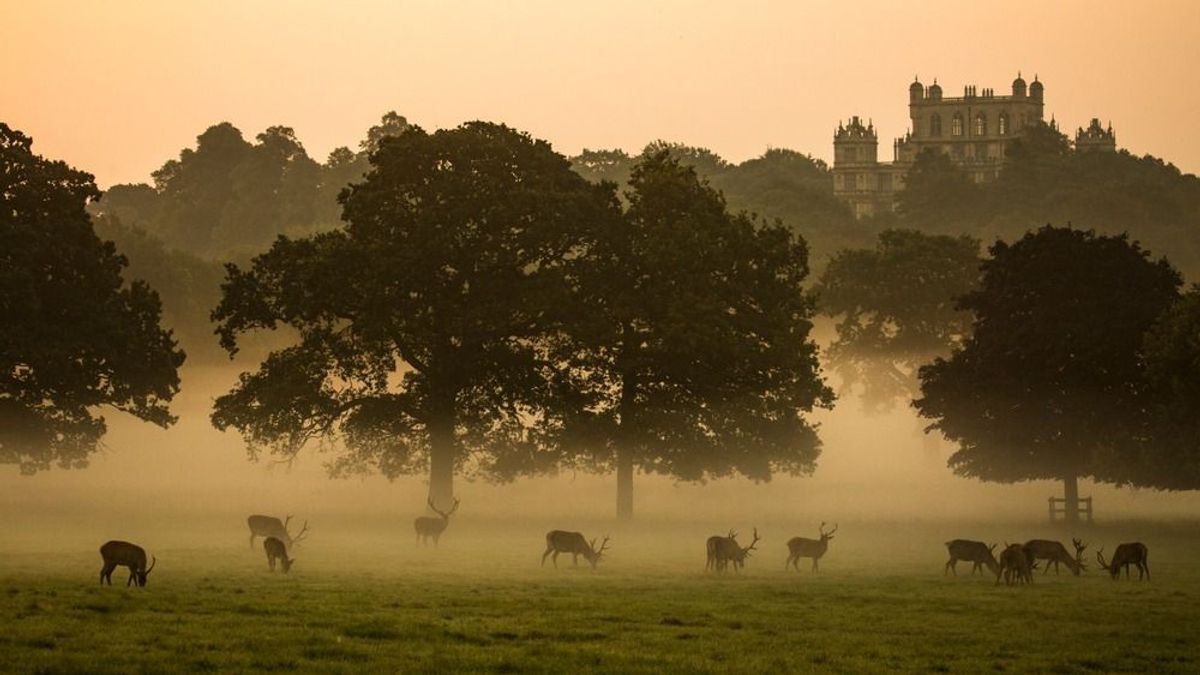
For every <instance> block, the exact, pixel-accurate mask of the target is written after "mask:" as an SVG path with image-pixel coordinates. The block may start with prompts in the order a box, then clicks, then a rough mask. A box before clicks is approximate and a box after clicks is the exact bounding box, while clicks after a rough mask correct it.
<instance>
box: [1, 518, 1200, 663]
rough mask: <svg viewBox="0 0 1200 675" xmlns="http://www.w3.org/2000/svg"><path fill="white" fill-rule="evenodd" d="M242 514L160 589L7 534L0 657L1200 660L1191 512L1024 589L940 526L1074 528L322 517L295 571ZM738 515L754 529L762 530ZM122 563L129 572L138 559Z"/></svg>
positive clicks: (155, 582) (980, 531)
mask: <svg viewBox="0 0 1200 675" xmlns="http://www.w3.org/2000/svg"><path fill="white" fill-rule="evenodd" d="M228 525H229V529H228V532H227V533H226V532H223V531H221V530H220V528H219V527H205V528H204V529H203V532H201V533H198V534H197V536H196V537H195V538H196V539H197V540H198V541H200V542H201V543H202V544H203V546H202V547H199V548H186V547H178V546H170V545H166V546H165V547H164V548H162V549H161V550H158V549H154V548H152V547H151V546H147V548H148V549H150V551H151V553H153V554H155V555H156V556H157V557H158V560H159V565H158V568H157V569H156V570H155V571H154V573H153V574H151V577H150V584H149V586H148V587H147V588H144V589H136V588H131V589H127V588H125V587H123V586H120V587H118V586H113V587H112V588H107V587H105V588H102V587H100V586H99V585H98V582H97V575H98V572H99V568H100V558H99V554H98V553H97V552H96V548H97V547H98V545H99V543H101V542H99V541H97V542H95V543H96V546H95V547H92V546H89V547H86V548H85V547H80V548H79V550H73V549H69V548H62V549H61V550H56V551H53V552H45V553H36V552H32V551H30V552H7V553H4V554H0V624H2V625H3V626H4V628H3V631H2V633H0V654H2V655H3V657H2V658H3V660H2V661H0V668H5V669H8V670H12V671H22V672H29V671H40V672H64V671H70V672H75V671H93V672H95V671H99V672H104V671H111V672H137V671H150V672H162V671H166V670H170V671H245V670H285V671H308V672H364V671H375V672H380V671H386V672H396V671H404V672H447V671H464V670H465V671H505V672H513V671H521V672H524V671H558V672H571V671H578V670H602V671H621V672H630V671H656V672H662V671H668V670H669V671H700V672H704V671H759V672H762V671H769V672H779V671H834V672H882V671H897V670H900V671H920V672H971V673H978V672H988V671H997V672H999V671H1040V672H1063V673H1070V672H1085V671H1130V672H1170V671H1178V672H1195V671H1196V670H1197V669H1200V663H1198V662H1197V659H1200V651H1198V649H1197V645H1198V644H1200V612H1198V610H1197V606H1196V600H1197V598H1198V597H1200V574H1198V573H1197V572H1198V570H1197V567H1196V564H1195V561H1196V559H1197V558H1196V554H1197V553H1200V543H1198V542H1197V541H1196V538H1195V537H1194V533H1195V532H1196V527H1195V526H1194V525H1193V524H1175V525H1154V526H1147V525H1137V524H1128V525H1126V526H1123V527H1113V528H1107V529H1102V528H1096V529H1093V530H1088V531H1084V532H1082V534H1083V536H1084V538H1085V539H1086V540H1088V541H1089V542H1090V543H1092V544H1093V547H1092V549H1091V550H1094V549H1095V547H1097V546H1099V545H1105V546H1106V550H1109V551H1111V549H1112V548H1113V547H1114V546H1115V544H1116V543H1118V542H1119V541H1125V540H1129V539H1135V538H1136V539H1141V540H1143V541H1145V542H1146V543H1147V544H1148V545H1149V546H1150V565H1151V569H1152V570H1153V574H1154V580H1153V581H1152V582H1149V583H1145V582H1143V583H1139V582H1137V581H1136V575H1135V580H1134V581H1132V582H1127V581H1124V580H1122V581H1120V582H1113V581H1111V580H1110V579H1108V577H1107V575H1101V574H1099V573H1097V572H1095V571H1094V569H1093V570H1092V571H1090V572H1088V573H1085V574H1084V575H1083V576H1082V577H1079V578H1075V577H1072V576H1070V575H1069V574H1066V573H1064V574H1063V575H1061V576H1057V577H1056V576H1055V575H1054V574H1053V572H1051V573H1050V574H1049V576H1040V575H1039V576H1038V577H1037V580H1036V583H1035V584H1034V585H1033V586H1032V587H1014V588H1006V587H995V586H994V585H993V581H994V579H993V578H980V577H974V578H972V577H971V576H969V575H968V574H960V576H959V577H957V578H953V577H950V578H946V577H943V575H942V565H943V563H944V562H945V558H946V556H945V550H944V547H943V546H942V543H941V542H943V541H945V540H946V539H950V538H952V537H955V536H972V537H978V538H981V539H986V540H989V541H1001V540H1003V539H1004V538H1005V537H1007V538H1009V539H1010V540H1013V541H1015V540H1017V539H1018V538H1021V537H1031V536H1041V535H1046V534H1051V535H1054V536H1057V537H1059V538H1062V539H1068V538H1069V535H1070V533H1066V532H1050V531H1046V530H1045V528H1040V529H1039V528H1038V527H1037V526H1034V525H1030V526H1025V527H1015V526H1014V527H1009V528H1004V529H1003V530H1001V529H985V528H980V527H972V526H967V525H953V526H951V525H931V524H889V525H883V524H854V523H843V524H842V526H841V529H840V530H839V532H838V535H837V537H836V539H835V540H834V542H833V543H832V545H831V548H830V552H829V554H828V555H827V556H826V558H825V559H824V560H823V561H822V570H821V572H820V573H819V574H816V575H813V574H811V573H809V572H807V571H805V572H802V573H799V574H797V573H794V572H785V571H784V570H783V560H784V558H785V557H786V550H785V548H784V544H783V542H784V541H785V540H786V538H787V537H788V536H791V535H793V534H801V533H802V532H800V531H795V530H796V528H795V526H794V525H793V526H790V527H788V526H784V525H774V526H761V527H760V530H761V531H762V533H763V536H764V540H763V541H762V542H760V544H759V549H760V550H759V551H758V552H756V554H755V555H754V556H753V557H752V558H751V559H750V561H749V563H748V565H747V569H746V570H745V571H744V572H743V573H741V574H739V575H734V574H726V575H724V576H717V575H714V574H707V575H706V574H705V573H704V572H703V563H704V553H703V540H704V537H705V536H706V535H707V534H711V533H715V532H720V531H722V530H723V529H726V528H724V527H712V526H705V525H700V524H670V523H655V524H650V525H639V526H638V529H631V530H629V531H624V532H614V536H613V544H614V547H613V550H612V551H611V556H610V557H609V558H608V559H607V560H606V561H604V562H603V563H602V564H601V566H600V568H599V569H598V570H596V571H592V570H590V569H588V568H586V567H580V568H578V569H572V568H571V567H570V563H569V558H566V559H565V560H566V564H565V565H562V563H563V562H564V559H562V558H560V561H559V562H560V565H562V566H561V567H560V568H559V569H557V570H556V569H553V568H551V567H549V566H547V567H546V568H545V569H541V568H539V567H538V559H539V556H540V554H541V550H542V541H541V535H542V533H543V532H544V531H545V527H544V525H545V524H538V523H532V524H527V525H523V526H521V527H512V526H508V527H498V526H496V525H495V524H490V523H488V522H486V521H475V522H465V523H456V526H452V528H451V530H450V531H449V532H448V533H447V535H446V536H445V538H444V539H443V542H442V547H441V548H440V549H436V550H435V549H433V548H432V547H430V548H421V547H419V546H417V545H415V544H414V543H413V542H412V540H411V539H410V536H409V533H408V530H407V528H405V527H403V526H401V525H398V526H396V527H395V528H394V529H393V530H392V531H390V532H388V531H385V530H379V529H377V530H371V529H360V530H352V529H349V528H348V527H338V526H334V524H326V527H324V528H323V530H317V532H318V534H314V536H313V537H312V539H311V540H310V541H307V542H305V543H304V544H302V545H301V546H300V547H298V549H297V550H296V552H295V554H294V555H295V557H296V558H297V563H296V566H295V568H294V569H293V572H292V574H291V575H288V576H283V575H281V574H278V573H276V574H271V573H269V572H268V571H267V568H266V561H265V558H264V556H263V554H262V551H261V549H259V548H256V550H254V551H251V550H249V549H248V547H247V545H246V541H245V538H244V536H243V534H242V533H243V530H242V529H240V527H239V524H238V523H229V524H228ZM243 527H244V526H243ZM587 529H593V530H595V529H596V528H595V527H589V528H587ZM742 529H743V531H744V535H743V537H741V538H743V539H747V540H748V539H749V537H748V534H749V530H750V527H749V526H748V524H747V525H745V526H743V527H742ZM334 531H337V532H338V534H337V535H336V536H335V535H334V534H333V532H334ZM321 532H323V534H320V533H321ZM1018 533H1019V534H1018ZM186 538H187V537H186V536H184V535H183V534H181V533H179V532H178V531H175V532H174V534H173V536H165V535H164V536H163V537H161V539H162V540H164V541H167V542H174V541H179V540H183V539H186ZM144 543H147V544H148V543H149V542H144ZM1088 555H1089V556H1091V555H1092V554H1091V552H1090V551H1089V554H1088ZM1093 567H1094V566H1093ZM967 571H969V565H967V566H962V565H960V572H967ZM116 579H119V580H120V583H122V584H123V583H124V580H125V573H124V571H123V568H122V569H120V570H118V571H117V573H116V574H114V580H116Z"/></svg>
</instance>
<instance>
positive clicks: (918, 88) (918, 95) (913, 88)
mask: <svg viewBox="0 0 1200 675" xmlns="http://www.w3.org/2000/svg"><path fill="white" fill-rule="evenodd" d="M924 97H925V87H924V86H922V85H921V80H919V79H917V78H915V77H914V78H913V83H912V84H910V85H908V102H909V103H918V102H920V100H921V99H922V98H924Z"/></svg>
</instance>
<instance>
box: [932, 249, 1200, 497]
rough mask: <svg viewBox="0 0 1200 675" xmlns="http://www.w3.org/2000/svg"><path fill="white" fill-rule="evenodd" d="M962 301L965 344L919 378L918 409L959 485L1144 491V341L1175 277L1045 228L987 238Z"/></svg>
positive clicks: (1143, 256) (1137, 255) (1140, 259)
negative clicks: (1052, 484)
mask: <svg viewBox="0 0 1200 675" xmlns="http://www.w3.org/2000/svg"><path fill="white" fill-rule="evenodd" d="M990 254H991V256H990V257H989V258H987V259H985V260H984V262H983V266H982V270H983V277H982V281H981V286H980V288H979V289H978V290H976V291H974V292H972V293H970V294H968V295H967V296H965V297H964V298H963V300H962V302H961V306H962V308H964V309H967V310H970V311H971V312H973V313H974V324H973V326H972V331H971V336H970V337H969V338H968V339H967V340H966V341H965V342H964V344H963V345H962V347H961V348H960V349H957V350H956V351H955V352H954V354H953V355H952V356H950V357H949V358H945V359H938V360H937V361H935V362H934V363H933V364H932V365H930V366H927V367H925V368H922V369H921V373H920V377H921V392H922V397H921V398H920V399H918V400H917V401H915V405H916V407H917V409H918V411H919V412H920V414H921V415H922V416H923V417H926V418H928V419H930V420H932V424H931V427H933V428H936V429H938V430H940V431H941V432H942V433H943V434H944V435H945V436H946V437H947V438H949V439H950V440H952V441H955V442H957V443H958V444H959V450H958V451H957V452H955V453H954V455H953V456H951V458H950V466H951V467H952V468H953V469H954V471H955V472H956V473H958V474H960V475H964V476H973V477H977V478H981V479H983V480H989V481H998V482H1015V481H1024V480H1035V479H1053V480H1061V481H1063V484H1064V486H1065V493H1066V494H1065V496H1066V499H1067V509H1068V512H1067V515H1068V518H1069V519H1071V520H1074V519H1077V518H1078V512H1077V506H1078V501H1077V500H1078V479H1079V478H1081V477H1082V478H1091V479H1093V480H1096V481H1101V482H1109V483H1116V484H1126V483H1132V484H1135V485H1154V484H1155V481H1154V480H1150V479H1148V478H1147V476H1146V475H1145V474H1144V473H1143V472H1141V471H1139V470H1138V469H1137V466H1138V465H1139V464H1141V463H1142V461H1141V460H1140V459H1139V455H1140V454H1141V453H1143V452H1146V451H1147V447H1146V445H1145V444H1144V443H1141V442H1140V441H1139V439H1138V436H1139V432H1141V431H1142V430H1143V429H1144V428H1145V425H1146V421H1147V411H1148V409H1149V406H1150V404H1151V401H1152V399H1151V398H1150V396H1149V387H1148V385H1147V384H1146V382H1147V381H1146V378H1145V370H1144V365H1143V360H1142V356H1141V354H1142V345H1143V341H1144V339H1145V337H1144V336H1145V335H1146V333H1147V331H1148V330H1149V329H1150V328H1151V327H1152V326H1153V325H1154V324H1155V322H1156V320H1157V319H1158V318H1159V316H1160V315H1161V314H1162V313H1163V312H1164V310H1166V309H1167V308H1168V307H1169V306H1171V305H1172V303H1173V302H1174V301H1175V299H1176V297H1177V295H1178V288H1179V286H1180V284H1181V279H1180V276H1179V273H1178V272H1176V271H1175V269H1174V268H1172V267H1171V266H1170V264H1168V263H1167V261H1166V260H1165V259H1160V260H1152V259H1151V258H1150V257H1149V254H1148V253H1147V252H1146V251H1144V250H1143V249H1141V248H1140V247H1139V246H1138V245H1137V244H1136V243H1131V242H1130V241H1129V240H1128V239H1127V238H1126V237H1124V236H1117V237H1109V236H1098V235H1095V234H1093V233H1091V232H1086V231H1080V230H1075V229H1071V228H1058V227H1050V226H1047V227H1044V228H1042V229H1040V230H1038V231H1036V232H1032V233H1028V234H1026V235H1025V236H1024V237H1023V238H1021V239H1020V240H1019V241H1017V242H1016V243H1014V244H1011V245H1010V244H1006V243H1004V242H997V243H996V244H995V245H994V246H992V247H991V249H990Z"/></svg>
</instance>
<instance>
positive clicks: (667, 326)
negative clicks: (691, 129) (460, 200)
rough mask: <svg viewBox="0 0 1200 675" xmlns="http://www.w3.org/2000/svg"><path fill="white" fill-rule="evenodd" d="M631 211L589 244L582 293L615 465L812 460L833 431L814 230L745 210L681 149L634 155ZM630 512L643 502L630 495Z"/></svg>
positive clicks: (595, 428) (571, 342)
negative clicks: (820, 415)
mask: <svg viewBox="0 0 1200 675" xmlns="http://www.w3.org/2000/svg"><path fill="white" fill-rule="evenodd" d="M629 185H630V190H629V192H628V194H627V195H626V198H627V202H628V208H627V209H626V211H625V214H624V218H623V219H621V221H620V222H619V223H614V224H612V225H611V226H609V227H607V228H606V229H604V230H602V231H600V232H598V233H597V238H596V242H595V244H594V246H593V247H592V248H590V249H589V250H588V251H587V253H586V254H585V255H583V256H581V257H580V258H579V259H577V260H576V261H575V262H576V265H575V266H574V268H575V270H577V280H578V281H577V283H578V292H579V300H578V304H579V306H580V307H581V308H583V309H582V311H581V312H580V313H579V315H578V317H576V318H575V319H574V320H573V322H571V323H568V324H567V327H566V331H567V332H568V336H569V339H568V343H567V349H566V354H565V355H564V357H563V359H564V362H567V363H570V364H571V366H572V370H573V372H572V375H574V376H575V377H576V378H578V381H577V382H576V383H575V384H574V386H572V387H571V388H570V391H571V392H572V393H574V392H583V393H584V395H585V397H586V398H585V405H584V408H585V409H586V410H587V415H586V419H584V420H583V421H582V422H581V425H582V427H583V428H585V429H586V434H585V435H587V436H588V438H586V439H583V444H584V445H588V446H590V447H591V449H592V453H593V454H591V455H590V460H591V461H592V462H595V463H597V464H599V465H600V466H603V467H606V468H607V467H612V466H614V465H615V466H616V467H617V468H618V469H620V468H621V467H622V465H624V466H625V467H627V468H626V473H625V475H624V477H622V476H621V475H620V474H619V476H618V485H619V487H618V494H619V495H622V494H624V495H627V496H626V500H630V499H631V495H632V485H631V481H632V467H633V466H635V465H636V466H637V467H638V468H640V469H642V470H644V471H649V472H656V473H664V474H668V475H672V476H676V477H678V478H681V479H684V480H698V479H702V478H704V477H706V476H724V475H729V474H732V473H741V474H743V475H746V476H749V477H752V478H755V479H758V480H766V479H769V478H770V476H771V474H772V472H774V471H784V472H788V473H810V472H811V471H812V470H813V467H814V464H815V460H816V457H817V454H818V452H819V450H818V448H819V444H818V440H817V437H816V433H815V431H814V429H813V428H812V427H811V426H810V425H809V424H808V423H806V422H805V420H804V418H803V416H802V415H803V413H804V412H808V411H811V410H812V409H813V408H814V406H824V405H828V404H829V402H830V400H831V394H830V392H829V391H828V390H827V389H826V388H825V386H824V384H823V383H822V382H821V379H820V377H819V375H818V365H817V359H816V347H815V345H813V343H812V342H811V341H809V339H808V335H809V331H810V329H811V324H810V322H809V319H810V318H811V316H812V313H813V306H812V301H811V298H809V297H808V296H806V295H805V294H804V293H803V291H802V290H801V282H802V281H803V279H804V278H805V276H806V275H807V274H808V261H807V249H806V248H805V245H804V241H803V240H802V239H798V238H797V237H796V236H795V235H793V234H792V233H791V232H790V231H789V230H787V229H786V228H784V227H782V226H781V225H779V224H763V223H759V222H755V221H754V220H753V219H752V218H750V217H749V216H746V215H744V214H742V215H731V214H730V213H729V212H728V210H727V209H726V206H725V202H724V200H723V199H722V198H721V196H720V194H718V193H717V192H716V191H715V190H713V189H712V188H711V187H710V186H708V185H707V184H706V183H705V182H703V181H701V180H700V179H699V178H698V177H697V175H696V172H695V170H694V169H693V168H691V167H690V166H685V165H682V164H681V163H680V161H679V160H678V159H676V158H675V157H673V156H672V153H670V152H668V151H667V150H660V151H658V152H655V153H653V154H650V155H647V156H645V157H644V158H642V159H641V160H640V161H639V162H638V164H637V165H635V166H634V168H633V170H632V175H631V178H630V182H629ZM618 500H619V511H621V512H622V515H628V512H627V511H628V509H629V508H631V507H630V506H629V502H628V501H627V502H626V505H625V506H620V504H621V498H620V496H619V498H618Z"/></svg>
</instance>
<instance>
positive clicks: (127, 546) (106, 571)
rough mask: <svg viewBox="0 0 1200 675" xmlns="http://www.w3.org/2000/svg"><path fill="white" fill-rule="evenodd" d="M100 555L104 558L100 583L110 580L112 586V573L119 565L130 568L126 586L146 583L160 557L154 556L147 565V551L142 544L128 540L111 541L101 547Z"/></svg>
mask: <svg viewBox="0 0 1200 675" xmlns="http://www.w3.org/2000/svg"><path fill="white" fill-rule="evenodd" d="M100 557H101V558H103V559H104V567H103V568H102V569H101V570H100V585H101V586H103V585H104V582H106V581H107V582H108V585H109V586H112V573H113V570H115V569H117V568H118V567H128V568H129V580H128V581H126V582H125V585H126V586H129V585H130V584H133V583H137V585H138V587H139V588H141V587H144V586H145V585H146V577H149V576H150V571H151V570H153V569H154V566H155V565H157V564H158V558H152V559H151V561H150V567H146V551H145V549H143V548H142V547H141V546H138V545H136V544H131V543H129V542H127V541H109V542H105V544H104V545H103V546H101V547H100Z"/></svg>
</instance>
